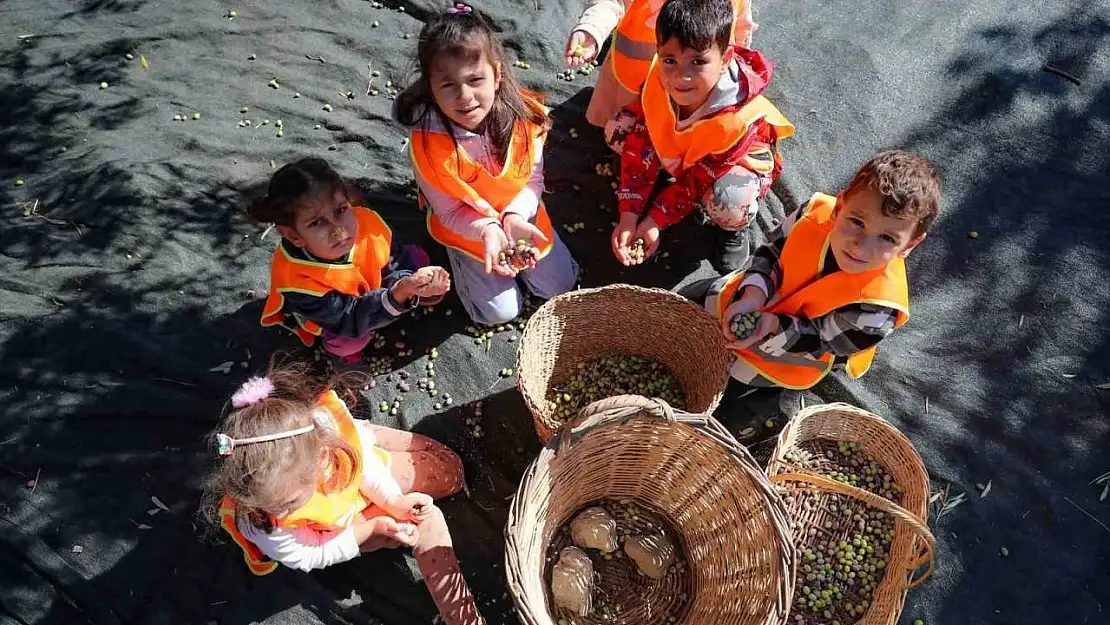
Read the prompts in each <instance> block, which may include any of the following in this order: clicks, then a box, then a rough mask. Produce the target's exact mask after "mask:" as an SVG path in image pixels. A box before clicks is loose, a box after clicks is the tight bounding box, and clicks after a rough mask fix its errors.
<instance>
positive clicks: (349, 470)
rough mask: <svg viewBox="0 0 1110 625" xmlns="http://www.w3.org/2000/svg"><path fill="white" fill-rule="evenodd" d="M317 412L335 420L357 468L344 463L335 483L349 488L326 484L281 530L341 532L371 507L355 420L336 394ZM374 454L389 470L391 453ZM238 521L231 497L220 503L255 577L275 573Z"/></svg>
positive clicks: (326, 396)
mask: <svg viewBox="0 0 1110 625" xmlns="http://www.w3.org/2000/svg"><path fill="white" fill-rule="evenodd" d="M316 408H317V409H319V410H323V411H324V412H325V413H327V415H328V416H329V417H330V418H331V422H332V423H333V424H334V425H335V428H336V432H337V433H338V435H339V437H340V438H342V439H343V440H344V441H345V442H346V443H347V444H348V445H350V446H351V449H353V450H354V452H355V458H356V460H355V463H354V464H353V465H352V464H350V463H347V462H345V461H344V462H343V464H342V465H341V466H338V467H336V470H335V473H334V475H333V480H332V481H333V482H337V483H340V484H345V485H344V486H342V487H340V488H338V490H333V489H328V488H327V486H326V485H324V484H320V485H318V486H317V490H316V492H314V493H313V494H312V497H311V498H309V500H308V502H307V503H306V504H305V505H303V506H301V507H300V508H298V509H296V510H294V511H293V512H290V513H289V514H287V515H285V516H283V517H281V518H280V519H275V520H274V524H275V525H276V526H278V527H286V528H292V527H309V528H312V529H315V530H320V531H328V530H340V529H343V528H345V527H347V526H349V525H350V524H351V523H352V522H354V520H355V519H357V518H358V516H359V515H360V513H362V512H363V511H364V510H366V509H368V508H369V507H370V502H369V501H367V500H366V498H365V497H363V495H362V491H361V490H360V488H359V487H360V486H361V484H362V480H361V479H356V477H357V476H355V475H354V472H355V471H356V470H359V471H361V467H362V462H363V458H362V443H361V441H360V440H359V436H358V429H357V426H356V425H355V420H354V417H352V416H351V413H350V411H349V410H347V405H346V404H345V403H343V400H342V399H340V398H339V396H338V395H336V394H335V391H327V392H325V393H324V394H323V395H321V396H320V399H319V400H318V401H317V403H316ZM373 452H374V453H375V454H376V455H377V456H378V457H379V458H380V459H381V460H382V462H383V463H384V464H385V465H386V466H389V453H388V452H386V451H385V450H383V449H380V448H378V447H374V448H373ZM340 457H341V458H342V457H344V456H340ZM235 518H236V514H235V501H234V500H233V499H232V498H231V497H230V496H225V497H224V498H223V501H222V502H221V503H220V525H221V526H222V527H223V528H224V530H225V531H226V532H227V533H228V534H230V535H231V538H232V540H234V541H235V544H237V545H239V547H240V548H241V549H242V550H243V559H244V560H245V561H246V563H247V567H249V568H250V570H251V572H252V573H254V574H255V575H266V574H268V573H272V572H273V571H274V569H276V568H277V563H276V562H274V561H273V560H270V559H269V558H267V557H266V556H265V555H264V554H263V553H262V551H261V550H259V549H258V547H256V546H255V544H254V543H252V542H251V541H250V540H248V539H247V537H246V536H244V535H243V533H242V532H240V531H239V527H238V525H236V521H235Z"/></svg>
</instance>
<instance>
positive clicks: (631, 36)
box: [566, 0, 756, 127]
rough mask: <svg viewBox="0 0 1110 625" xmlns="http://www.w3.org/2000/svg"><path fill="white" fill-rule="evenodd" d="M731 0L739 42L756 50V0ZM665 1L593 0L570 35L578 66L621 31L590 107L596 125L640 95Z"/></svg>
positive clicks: (570, 59)
mask: <svg viewBox="0 0 1110 625" xmlns="http://www.w3.org/2000/svg"><path fill="white" fill-rule="evenodd" d="M731 1H732V6H733V12H734V13H735V14H736V16H737V18H736V22H735V24H734V25H733V41H735V42H736V43H737V44H739V45H741V46H744V47H745V48H750V47H751V43H752V32H753V31H755V28H756V25H755V23H754V22H752V5H751V2H750V0H731ZM662 4H663V0H589V2H588V6H587V7H586V10H585V11H583V12H582V17H580V18H579V19H578V24H576V25H575V26H574V30H572V31H571V33H570V37H568V38H567V45H566V61H567V65H568V66H569V67H571V68H577V67H581V66H583V65H585V64H587V63H590V62H591V61H593V60H594V59H595V58H597V54H598V52H599V51H600V50H601V44H600V42H602V41H604V40H605V39H607V38H608V37H609V33H612V32H613V31H614V30H615V31H616V32H615V33H614V36H613V46H612V47H611V48H610V49H609V55H608V56H607V57H606V58H605V63H604V64H603V65H602V66H601V71H600V72H599V73H598V77H597V84H595V85H594V91H593V95H592V96H590V106H589V108H587V109H586V121H588V122H590V123H591V124H593V125H594V126H600V127H604V126H605V124H606V123H607V122H608V121H609V120H610V119H612V117H613V115H615V114H616V112H617V111H619V110H620V109H621V108H622V107H624V106H627V105H629V104H632V103H633V102H636V101H637V100H639V99H640V87H641V86H643V83H644V79H645V78H647V73H648V68H649V67H650V66H651V59H652V57H654V56H655V21H656V17H657V16H658V15H659V7H660V6H662Z"/></svg>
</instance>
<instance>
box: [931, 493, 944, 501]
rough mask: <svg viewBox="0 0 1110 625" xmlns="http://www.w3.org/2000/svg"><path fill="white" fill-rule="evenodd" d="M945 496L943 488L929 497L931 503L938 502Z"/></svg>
mask: <svg viewBox="0 0 1110 625" xmlns="http://www.w3.org/2000/svg"><path fill="white" fill-rule="evenodd" d="M943 496H944V491H943V490H938V491H937V492H935V493H933V496H932V497H929V503H936V502H937V500H938V499H940V498H941V497H943Z"/></svg>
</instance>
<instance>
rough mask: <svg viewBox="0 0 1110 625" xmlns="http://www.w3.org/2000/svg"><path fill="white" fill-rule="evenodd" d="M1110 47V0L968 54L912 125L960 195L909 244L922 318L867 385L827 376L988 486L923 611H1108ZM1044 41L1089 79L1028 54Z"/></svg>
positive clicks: (1012, 614)
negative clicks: (917, 244) (1102, 496)
mask: <svg viewBox="0 0 1110 625" xmlns="http://www.w3.org/2000/svg"><path fill="white" fill-rule="evenodd" d="M1108 43H1110V15H1108V14H1107V13H1106V12H1105V10H1102V11H1096V10H1094V4H1093V3H1089V2H1088V3H1083V4H1082V5H1080V6H1077V7H1075V8H1072V9H1071V10H1070V11H1069V12H1068V14H1067V15H1066V16H1065V17H1064V18H1063V19H1060V20H1057V21H1056V22H1054V23H1053V24H1051V25H1050V26H1048V27H1046V28H1044V29H1042V30H1039V31H1031V30H1029V29H1023V28H1021V27H1018V26H1006V27H997V28H994V29H991V30H988V31H981V32H978V33H975V34H973V35H971V36H970V38H969V40H968V41H967V42H966V45H964V46H962V49H963V50H964V51H963V52H962V53H961V54H960V55H959V56H958V57H956V58H954V59H952V61H951V62H950V63H949V65H948V71H949V72H950V76H951V79H952V82H953V85H954V86H953V93H952V95H951V96H950V97H949V98H948V100H949V102H950V104H949V105H948V106H946V107H944V108H943V109H942V110H941V111H940V112H939V113H938V114H936V115H935V116H934V117H932V118H929V119H927V120H925V121H924V122H923V123H921V124H920V126H919V130H916V131H913V132H911V133H910V134H909V135H908V136H907V137H906V139H905V141H904V145H905V146H906V147H907V148H908V149H912V150H916V151H920V152H922V153H923V154H925V155H926V156H928V157H930V158H931V159H932V160H933V161H934V162H936V163H937V164H938V165H939V166H940V168H941V170H942V172H943V176H944V179H945V187H946V196H947V198H948V205H947V206H946V207H945V211H946V212H945V214H944V217H943V219H942V221H941V222H940V223H939V224H938V225H937V227H936V228H935V232H934V233H933V234H932V235H931V236H930V238H929V239H928V240H927V241H926V242H925V244H924V245H922V247H921V248H920V249H919V250H917V251H915V253H914V254H913V255H912V256H911V257H910V259H909V263H910V266H911V268H910V274H911V282H912V285H913V287H912V288H913V297H914V300H915V304H916V305H915V309H914V314H915V319H913V320H912V321H911V323H910V325H909V326H907V327H906V328H905V329H903V330H902V331H900V332H897V333H895V335H894V336H893V337H892V338H891V339H890V340H889V341H886V342H884V345H883V349H882V350H881V351H880V356H879V357H878V359H877V362H876V365H875V368H874V371H873V372H872V373H871V374H870V375H868V376H867V377H866V378H864V380H863V381H862V383H861V384H856V383H852V382H846V381H845V379H844V378H843V377H840V376H839V375H838V376H836V377H830V379H829V380H828V381H827V382H825V383H823V384H822V385H821V387H819V388H818V392H819V394H820V395H821V396H822V397H823V398H825V399H827V400H838V401H847V402H849V403H853V404H856V405H861V406H870V407H871V408H872V409H874V410H876V411H877V412H880V414H883V415H884V416H886V417H888V418H891V419H892V420H893V421H895V422H896V423H897V424H899V427H901V428H902V429H903V430H904V431H906V432H907V434H909V435H910V437H911V438H912V439H913V441H914V444H915V445H916V446H917V448H918V450H919V451H920V452H921V453H922V455H923V456H924V458H925V460H926V464H927V465H928V466H929V467H930V468H931V469H932V470H933V471H934V472H935V475H934V481H935V482H936V484H935V485H936V486H939V485H942V484H943V483H950V484H951V485H952V488H953V490H952V495H953V496H954V495H955V494H956V493H957V492H960V491H965V492H967V493H968V496H969V498H970V502H969V503H966V504H964V505H963V506H962V507H960V508H957V509H955V510H954V511H953V512H952V513H950V514H949V515H948V516H947V517H945V519H944V520H943V521H941V522H940V523H939V526H938V527H937V532H938V538H939V539H940V540H939V543H938V544H939V551H938V558H939V562H940V565H939V568H938V571H937V573H936V574H935V577H934V580H933V581H932V582H931V583H929V584H926V585H925V586H924V587H922V589H921V590H919V591H917V592H915V593H912V594H911V595H910V599H909V603H908V604H907V610H906V614H907V615H911V614H912V615H921V616H926V615H928V617H929V618H926V620H927V621H929V622H944V623H948V622H953V623H954V622H984V623H986V622H1001V620H998V619H1004V620H1005V621H1006V622H1010V623H1017V622H1022V623H1043V622H1047V621H1049V620H1060V619H1061V618H1062V619H1063V620H1066V621H1068V622H1075V623H1079V622H1094V621H1096V620H1098V619H1099V618H1100V617H1099V616H1098V613H1099V612H1101V605H1102V604H1103V603H1107V600H1108V599H1110V595H1107V591H1106V589H1107V588H1110V577H1107V571H1108V570H1110V569H1108V568H1107V560H1108V558H1110V552H1108V551H1107V550H1106V549H1105V548H1100V547H1098V545H1101V544H1103V543H1105V540H1104V539H1105V536H1104V535H1102V531H1103V528H1100V527H1099V525H1098V524H1097V523H1096V522H1094V521H1092V520H1091V519H1090V518H1087V516H1086V515H1085V514H1084V513H1083V511H1081V510H1078V509H1077V507H1082V508H1083V509H1084V510H1086V511H1090V512H1091V513H1093V514H1094V516H1096V517H1103V518H1106V513H1105V509H1104V508H1102V510H1101V512H1100V508H1099V504H1098V502H1097V495H1098V491H1097V490H1096V489H1093V488H1092V487H1089V486H1087V483H1088V482H1089V481H1090V480H1091V479H1093V478H1094V477H1096V476H1098V475H1099V474H1101V473H1103V472H1104V471H1106V470H1107V468H1108V467H1107V466H1106V457H1105V453H1104V452H1105V450H1106V449H1107V448H1108V446H1110V431H1108V428H1107V424H1106V422H1105V420H1100V419H1092V417H1093V416H1094V415H1100V414H1107V411H1108V408H1110V397H1107V394H1106V393H1105V392H1101V393H1100V392H1099V391H1098V390H1096V389H1095V388H1094V385H1095V384H1098V383H1101V382H1105V381H1106V380H1110V361H1107V360H1106V358H1105V357H1104V354H1105V352H1106V350H1107V349H1108V348H1110V335H1108V334H1107V333H1106V332H1105V331H1102V330H1101V329H1102V328H1105V327H1106V326H1107V324H1108V323H1110V289H1107V287H1106V284H1107V282H1106V280H1107V278H1110V275H1108V274H1107V271H1108V267H1110V265H1108V264H1107V258H1108V257H1110V248H1108V246H1107V243H1106V240H1105V236H1102V237H1101V238H1099V236H1097V234H1096V233H1100V232H1101V233H1106V232H1110V217H1108V216H1107V213H1106V211H1105V210H1104V209H1103V208H1104V206H1105V205H1106V203H1107V201H1108V200H1110V194H1108V192H1107V187H1106V182H1105V172H1106V171H1108V170H1110V158H1108V157H1107V155H1106V153H1105V150H1104V147H1105V142H1106V141H1107V138H1108V137H1107V134H1106V130H1105V123H1104V121H1103V120H1106V119H1107V118H1108V116H1110V83H1108V82H1107V81H1106V78H1105V74H1104V73H1103V74H1101V75H1097V76H1088V74H1089V73H1091V74H1093V73H1094V72H1093V70H1094V67H1093V63H1094V59H1095V58H1097V57H1098V55H1099V51H1100V50H1103V49H1105V47H1106V46H1107V44H1108ZM1030 44H1032V46H1033V47H1034V48H1035V50H1036V51H1037V52H1038V53H1039V54H1037V55H1035V56H1036V57H1038V59H1043V62H1044V63H1046V64H1050V65H1052V66H1055V67H1058V68H1061V69H1063V70H1065V71H1067V72H1069V73H1071V74H1074V75H1076V76H1080V77H1083V78H1084V80H1083V83H1082V85H1081V86H1079V85H1073V84H1071V83H1069V82H1067V81H1066V80H1064V79H1062V78H1061V77H1059V76H1056V75H1053V74H1051V73H1048V72H1045V71H1043V70H1042V67H1041V65H1040V61H1039V60H1038V61H1037V62H1020V61H1015V59H1018V58H1020V55H1019V54H1018V51H1022V50H1024V49H1026V48H1027V47H1028V46H1030ZM970 231H975V232H976V234H977V236H976V237H975V238H971V237H969V236H968V233H969V232H970ZM1093 235H1094V236H1093ZM1065 459H1066V460H1065ZM937 478H939V479H937ZM988 480H990V481H992V484H993V488H992V494H991V496H990V497H989V498H985V499H983V500H981V501H980V500H979V499H978V490H977V489H975V488H973V485H974V484H976V483H979V484H985V483H987V482H988ZM934 512H935V510H934ZM1103 522H1105V521H1103ZM1003 547H1005V548H1006V552H1007V553H1008V554H1010V555H1009V556H1008V557H1003V556H1001V555H999V554H1000V551H1001V550H1002V548H1003ZM1092 547H1093V548H1092ZM1065 572H1066V573H1065ZM1046 574H1047V575H1052V579H1044V576H1045V575H1046ZM1038 579H1040V581H1039V582H1038V581H1036V580H1038ZM1100 580H1101V581H1100ZM1030 583H1033V584H1035V585H1036V586H1037V587H1038V588H1039V589H1040V590H1039V591H1038V598H1037V600H1036V601H1034V602H1030V601H1029V600H1028V595H1027V592H1026V589H1027V588H1028V587H1029V584H1030ZM1016 606H1021V608H1020V609H1021V612H1017V611H1015V610H1014V607H1016ZM909 618H911V617H910V616H907V617H906V618H905V619H904V621H905V622H908V619H909Z"/></svg>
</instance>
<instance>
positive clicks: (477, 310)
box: [447, 234, 578, 326]
mask: <svg viewBox="0 0 1110 625" xmlns="http://www.w3.org/2000/svg"><path fill="white" fill-rule="evenodd" d="M447 257H448V258H450V259H451V286H452V287H453V288H454V290H455V292H456V293H458V295H459V299H460V300H461V301H462V305H463V308H465V309H466V314H468V315H470V318H471V319H473V320H474V322H475V323H479V324H482V325H487V326H492V325H498V324H501V323H506V322H509V321H512V320H513V319H516V318H517V316H519V315H520V309H521V307H522V306H523V305H524V294H523V293H522V292H521V290H520V288H521V286H524V287H526V288H527V289H528V290H529V291H530V292H531V293H532V294H533V295H535V296H537V297H541V298H543V299H550V298H552V297H555V296H556V295H559V294H562V293H566V292H567V291H569V290H571V289H573V288H574V285H575V283H577V282H578V263H576V262H575V261H574V258H573V257H572V256H571V255H570V250H569V249H567V246H566V244H565V243H563V240H562V239H560V238H559V235H558V234H556V235H555V240H554V242H553V245H552V246H551V251H550V252H548V253H547V256H544V257H543V260H541V261H540V262H539V263H537V264H536V268H535V269H526V270H524V271H521V272H520V273H519V274H517V276H516V278H508V277H505V276H501V275H498V274H496V273H488V274H487V273H486V266H485V263H481V262H479V261H476V260H474V259H473V258H471V257H469V256H467V255H466V254H463V253H462V252H460V251H458V250H456V249H453V248H447ZM518 281H519V283H518Z"/></svg>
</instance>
